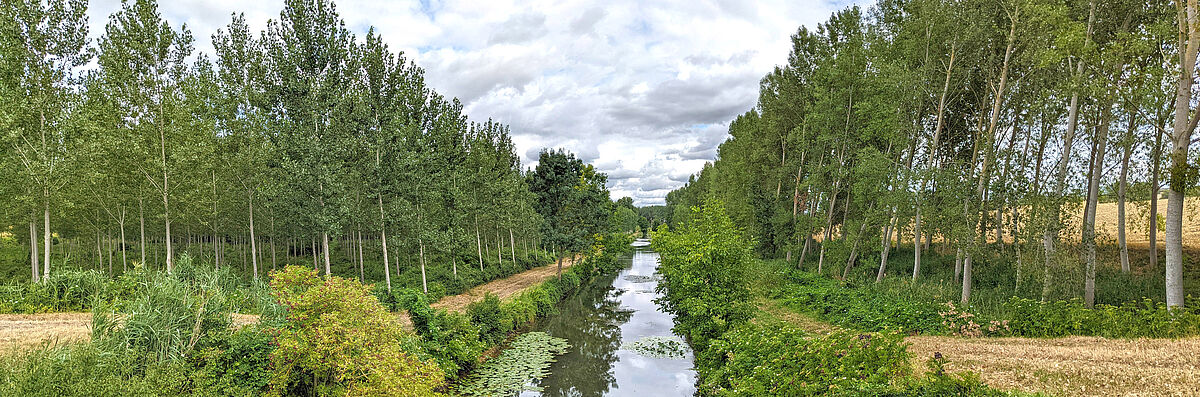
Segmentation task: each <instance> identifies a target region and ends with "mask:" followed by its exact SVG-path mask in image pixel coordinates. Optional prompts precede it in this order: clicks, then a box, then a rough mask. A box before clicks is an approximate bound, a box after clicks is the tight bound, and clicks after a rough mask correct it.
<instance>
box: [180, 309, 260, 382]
mask: <svg viewBox="0 0 1200 397" xmlns="http://www.w3.org/2000/svg"><path fill="white" fill-rule="evenodd" d="M274 350H275V348H274V346H272V345H271V337H270V335H267V334H266V333H265V332H262V331H261V330H259V329H258V328H257V327H254V326H249V327H246V328H243V329H240V330H236V331H225V332H223V333H222V334H221V335H220V336H218V337H216V338H214V341H213V343H211V344H210V346H208V347H205V348H204V349H202V350H200V351H199V352H198V353H197V354H196V355H195V356H194V357H193V358H191V359H190V360H189V363H190V365H191V367H192V370H191V372H190V378H191V379H192V385H193V387H194V391H193V393H195V394H198V395H212V396H251V395H260V394H262V393H264V392H266V391H267V390H268V387H269V386H270V381H271V368H270V364H271V352H273V351H274Z"/></svg>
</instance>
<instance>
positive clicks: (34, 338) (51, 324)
mask: <svg viewBox="0 0 1200 397" xmlns="http://www.w3.org/2000/svg"><path fill="white" fill-rule="evenodd" d="M91 335H92V314H91V313H44V314H3V315H0V352H9V351H14V350H29V349H32V348H35V347H38V346H41V345H42V344H45V343H48V344H65V343H73V342H79V341H85V340H88V338H90V337H91Z"/></svg>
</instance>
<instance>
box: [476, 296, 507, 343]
mask: <svg viewBox="0 0 1200 397" xmlns="http://www.w3.org/2000/svg"><path fill="white" fill-rule="evenodd" d="M467 317H468V318H470V319H471V324H474V325H475V327H476V328H478V329H479V339H480V340H482V341H483V343H484V344H486V345H488V346H491V345H494V344H497V343H500V342H501V341H503V340H504V337H505V336H507V335H508V333H509V331H512V329H513V322H512V318H511V317H509V316H508V313H505V312H504V311H503V310H500V299H499V298H497V297H496V296H495V295H492V294H487V296H484V298H483V300H481V301H478V302H475V303H472V304H470V305H469V306H467Z"/></svg>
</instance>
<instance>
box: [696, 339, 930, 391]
mask: <svg viewBox="0 0 1200 397" xmlns="http://www.w3.org/2000/svg"><path fill="white" fill-rule="evenodd" d="M904 346H905V345H904V342H903V338H902V337H901V336H900V335H898V334H874V333H872V334H856V333H835V334H831V335H827V336H822V337H809V336H808V335H807V334H805V333H804V332H803V331H800V330H799V329H796V328H794V327H791V326H788V325H786V324H770V325H761V324H748V325H746V326H740V327H737V328H735V329H733V330H731V331H730V332H727V333H726V334H724V335H722V336H721V337H720V338H718V339H716V340H714V341H713V342H712V343H711V344H710V345H709V348H708V349H706V350H705V351H703V352H702V353H700V354H699V356H697V368H698V369H699V375H700V391H701V394H704V395H748V396H797V395H820V394H825V393H830V392H833V393H836V392H839V391H853V390H862V389H865V388H868V387H870V386H878V385H888V384H889V383H890V382H891V381H892V380H893V379H902V378H904V377H907V376H909V375H910V374H911V369H910V368H909V364H908V352H907V351H906V350H905V347H904Z"/></svg>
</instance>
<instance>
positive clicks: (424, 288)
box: [417, 237, 429, 294]
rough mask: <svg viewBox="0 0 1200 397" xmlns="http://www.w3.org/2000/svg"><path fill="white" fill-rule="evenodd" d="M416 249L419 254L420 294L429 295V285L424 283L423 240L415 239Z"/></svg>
mask: <svg viewBox="0 0 1200 397" xmlns="http://www.w3.org/2000/svg"><path fill="white" fill-rule="evenodd" d="M417 247H418V248H419V249H420V254H421V292H424V293H426V294H428V293H429V284H428V283H426V281H425V240H423V239H421V238H420V237H417Z"/></svg>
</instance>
